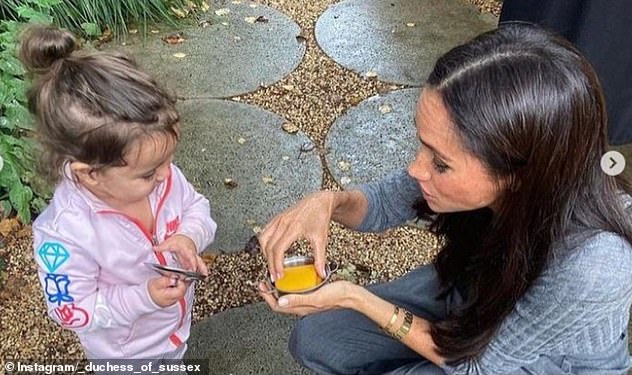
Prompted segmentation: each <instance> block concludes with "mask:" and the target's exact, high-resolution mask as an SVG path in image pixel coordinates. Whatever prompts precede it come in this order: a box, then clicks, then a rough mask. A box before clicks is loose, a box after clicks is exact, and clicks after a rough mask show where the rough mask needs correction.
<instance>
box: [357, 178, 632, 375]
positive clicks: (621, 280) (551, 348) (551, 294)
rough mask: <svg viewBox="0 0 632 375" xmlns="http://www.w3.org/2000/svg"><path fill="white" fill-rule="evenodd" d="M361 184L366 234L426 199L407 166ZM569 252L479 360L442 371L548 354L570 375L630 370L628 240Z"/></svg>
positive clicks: (600, 237)
mask: <svg viewBox="0 0 632 375" xmlns="http://www.w3.org/2000/svg"><path fill="white" fill-rule="evenodd" d="M359 189H360V190H361V191H362V192H363V193H364V194H365V196H366V197H367V199H368V203H369V209H368V213H367V215H366V217H365V219H364V221H363V222H362V224H361V225H360V227H359V228H358V229H359V230H361V231H372V232H376V231H382V230H384V229H387V228H390V227H393V226H396V225H400V224H403V223H405V222H406V221H408V220H411V219H413V218H414V217H415V214H416V212H415V210H414V209H413V208H412V204H413V203H414V202H415V201H416V200H418V199H419V198H421V192H420V190H419V186H418V184H417V182H416V181H415V180H414V179H412V178H411V177H410V176H408V174H407V173H406V171H404V170H401V171H398V172H396V173H393V174H391V175H390V176H388V177H387V178H385V179H383V180H380V181H378V182H375V183H371V184H365V185H362V186H360V187H359ZM564 254H565V255H564V256H560V257H558V258H555V259H553V260H552V261H551V262H550V263H549V265H548V266H547V267H546V268H545V270H544V271H543V273H542V274H541V275H540V276H539V278H538V279H537V280H536V281H535V282H534V283H533V284H532V285H531V287H530V288H529V289H528V291H527V292H526V294H525V295H524V296H523V297H522V298H521V299H520V300H519V301H518V303H517V304H516V306H515V308H514V310H513V312H512V313H511V314H510V315H508V316H507V317H506V318H505V320H504V321H503V323H502V324H501V326H500V328H499V330H498V332H497V335H496V336H495V337H494V338H493V339H492V341H491V342H490V344H489V345H488V347H487V349H486V350H485V351H484V352H483V353H482V355H481V356H480V357H479V358H478V359H477V360H472V361H469V362H467V363H463V364H461V365H459V366H456V367H451V366H445V367H444V368H443V369H444V371H445V372H446V373H448V374H508V373H511V372H514V371H515V370H516V369H518V368H521V367H526V368H528V366H529V364H530V363H533V362H535V361H537V360H538V359H539V358H540V357H541V356H547V357H555V358H562V359H563V362H564V365H565V367H566V370H568V372H567V373H570V374H576V373H584V371H581V369H586V370H590V371H589V373H604V374H606V373H607V374H625V373H626V372H627V369H628V368H630V363H631V361H630V357H629V353H628V350H627V345H628V344H627V339H626V334H627V325H628V318H629V311H630V304H631V303H632V248H631V246H630V244H629V243H628V242H627V241H625V240H624V239H622V238H621V237H619V236H618V235H616V234H613V233H609V232H600V233H597V234H595V235H592V236H590V237H588V238H587V239H585V240H583V241H582V242H580V243H579V244H578V245H577V246H576V247H574V249H573V250H572V251H568V252H564ZM622 345H623V346H625V347H624V348H623V347H622ZM615 353H619V354H615ZM621 353H623V354H621ZM602 370H603V371H602Z"/></svg>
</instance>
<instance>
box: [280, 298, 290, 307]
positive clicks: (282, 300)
mask: <svg viewBox="0 0 632 375" xmlns="http://www.w3.org/2000/svg"><path fill="white" fill-rule="evenodd" d="M278 303H279V306H281V307H285V306H287V304H288V300H287V298H284V297H281V298H279V301H278Z"/></svg>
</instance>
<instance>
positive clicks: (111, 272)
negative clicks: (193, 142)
mask: <svg viewBox="0 0 632 375" xmlns="http://www.w3.org/2000/svg"><path fill="white" fill-rule="evenodd" d="M149 200H150V203H151V207H152V209H153V212H154V218H155V225H154V228H155V230H154V233H149V232H148V231H147V230H146V229H145V228H143V226H142V225H141V224H140V223H139V222H137V221H135V220H133V219H132V218H130V217H128V216H126V215H125V214H123V213H120V212H117V211H114V210H112V209H110V208H109V207H108V206H106V205H105V204H104V203H103V202H101V201H100V200H99V199H98V198H96V197H95V196H94V195H92V194H91V193H90V192H88V191H87V190H86V189H84V188H82V187H81V186H80V185H78V184H76V183H75V182H73V181H72V180H70V179H68V178H64V180H63V181H62V182H61V184H60V185H59V186H58V187H57V189H56V190H55V195H54V197H53V199H52V201H51V202H50V205H49V206H48V207H47V208H46V210H45V211H44V212H43V213H42V214H41V215H40V216H39V217H38V218H37V220H35V222H34V223H33V235H34V248H35V260H36V262H37V265H38V273H39V278H40V281H41V283H42V286H43V288H44V294H45V297H46V303H47V304H48V315H50V317H51V318H53V319H54V320H55V321H56V322H57V323H59V324H60V325H62V326H63V327H65V328H68V329H71V330H73V331H74V332H76V333H77V335H78V336H79V339H80V340H81V343H82V345H83V347H84V350H85V352H86V356H87V357H88V358H91V359H92V358H111V359H116V358H125V359H127V358H156V359H158V358H163V357H164V356H165V355H167V356H168V354H166V353H173V352H178V353H184V350H183V349H185V348H186V347H183V346H182V345H186V344H185V342H186V340H187V338H188V337H189V329H190V327H191V311H192V304H193V294H194V288H193V284H192V285H191V287H189V289H188V291H187V294H186V296H185V298H183V299H181V300H180V301H178V302H177V303H175V304H173V305H171V306H169V307H166V308H161V307H159V306H158V305H156V304H155V303H154V302H153V301H152V299H151V297H150V296H149V292H148V290H147V282H148V280H149V279H151V278H154V277H157V276H159V275H158V274H157V273H156V272H155V271H153V270H151V269H149V268H148V267H147V266H145V265H144V264H143V263H145V262H151V263H157V262H159V263H161V264H168V265H174V261H173V260H172V257H171V256H170V255H171V254H169V253H156V252H154V251H153V250H152V243H153V244H158V243H160V242H162V241H164V240H165V239H166V238H168V237H169V236H172V235H174V234H176V233H177V234H183V235H186V236H187V237H189V238H191V239H192V240H193V241H194V242H195V244H196V246H197V248H198V251H202V250H204V249H205V248H206V247H207V246H208V245H209V244H210V243H211V242H212V240H213V238H214V235H215V229H216V227H217V225H216V224H215V222H214V221H213V220H212V219H211V217H210V215H209V213H210V208H209V202H208V200H207V199H206V198H204V197H203V196H202V195H200V194H199V193H197V192H196V191H195V190H194V189H193V187H192V186H191V184H190V183H189V182H188V181H187V180H186V179H185V177H184V175H183V174H182V172H181V171H180V170H179V169H178V168H177V167H176V166H175V165H171V174H170V176H169V177H168V178H167V179H166V180H165V181H164V182H163V183H161V184H160V185H159V186H158V187H157V188H156V189H155V190H154V192H152V194H151V195H150V197H149Z"/></svg>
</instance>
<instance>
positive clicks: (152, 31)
mask: <svg viewBox="0 0 632 375" xmlns="http://www.w3.org/2000/svg"><path fill="white" fill-rule="evenodd" d="M149 32H150V33H152V34H158V33H159V32H160V30H149Z"/></svg>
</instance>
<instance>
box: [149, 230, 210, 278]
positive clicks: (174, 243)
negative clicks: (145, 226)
mask: <svg viewBox="0 0 632 375" xmlns="http://www.w3.org/2000/svg"><path fill="white" fill-rule="evenodd" d="M154 251H158V252H163V251H170V252H172V253H174V254H175V256H176V261H177V262H178V263H179V264H180V266H181V267H182V268H184V269H187V270H189V271H195V272H199V273H201V274H203V275H204V276H207V275H208V268H207V267H206V263H204V260H202V258H201V257H200V256H199V255H198V253H197V248H196V247H195V242H193V240H192V239H190V238H189V237H187V236H185V235H182V234H176V235H174V236H171V237H169V238H168V239H166V240H165V241H164V242H163V243H161V244H160V245H158V246H154Z"/></svg>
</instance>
